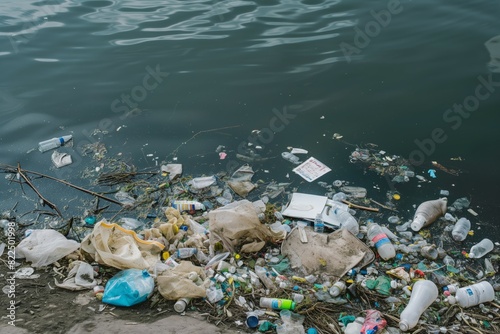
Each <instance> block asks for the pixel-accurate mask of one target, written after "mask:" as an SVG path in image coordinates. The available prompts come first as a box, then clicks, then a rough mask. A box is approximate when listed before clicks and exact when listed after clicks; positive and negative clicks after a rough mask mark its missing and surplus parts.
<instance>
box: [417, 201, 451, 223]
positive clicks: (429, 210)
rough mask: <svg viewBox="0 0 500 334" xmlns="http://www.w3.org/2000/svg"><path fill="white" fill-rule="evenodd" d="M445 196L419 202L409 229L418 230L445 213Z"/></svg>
mask: <svg viewBox="0 0 500 334" xmlns="http://www.w3.org/2000/svg"><path fill="white" fill-rule="evenodd" d="M447 202H448V200H447V199H446V198H440V199H436V200H432V201H426V202H423V203H422V204H420V205H419V206H418V207H417V210H416V211H415V216H414V217H413V222H412V223H411V229H412V230H413V231H420V230H421V229H422V227H425V226H427V225H430V224H432V223H433V222H434V221H435V220H436V219H438V218H439V217H441V216H443V215H444V214H445V213H446V204H447Z"/></svg>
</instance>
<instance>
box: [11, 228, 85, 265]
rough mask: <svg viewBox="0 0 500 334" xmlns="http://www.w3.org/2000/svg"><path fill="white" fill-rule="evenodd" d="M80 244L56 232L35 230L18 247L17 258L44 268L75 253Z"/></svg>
mask: <svg viewBox="0 0 500 334" xmlns="http://www.w3.org/2000/svg"><path fill="white" fill-rule="evenodd" d="M78 248H80V244H79V243H78V242H76V241H74V240H68V239H66V237H65V236H64V235H62V234H61V233H59V232H57V231H55V230H34V231H33V232H32V233H31V234H30V235H29V237H27V238H26V239H24V240H22V241H21V242H20V243H19V245H18V246H17V247H16V257H17V258H26V261H29V262H32V266H33V267H35V268H36V267H44V266H48V265H49V264H52V263H54V262H56V261H57V260H60V259H62V258H63V257H65V256H66V255H68V254H71V253H73V252H74V251H76V250H77V249H78Z"/></svg>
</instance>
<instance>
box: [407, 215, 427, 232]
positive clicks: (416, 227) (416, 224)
mask: <svg viewBox="0 0 500 334" xmlns="http://www.w3.org/2000/svg"><path fill="white" fill-rule="evenodd" d="M424 224H425V218H424V217H422V216H417V217H415V219H413V222H412V223H411V225H410V226H411V229H412V230H413V231H415V232H418V231H420V229H421V228H422V226H424Z"/></svg>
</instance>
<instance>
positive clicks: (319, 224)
mask: <svg viewBox="0 0 500 334" xmlns="http://www.w3.org/2000/svg"><path fill="white" fill-rule="evenodd" d="M324 231H325V223H323V219H322V218H321V214H320V213H318V214H317V215H316V218H315V219H314V232H317V233H323V232H324Z"/></svg>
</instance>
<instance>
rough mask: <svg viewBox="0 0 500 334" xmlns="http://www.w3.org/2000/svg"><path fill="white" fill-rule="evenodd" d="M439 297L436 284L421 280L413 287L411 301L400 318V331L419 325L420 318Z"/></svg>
mask: <svg viewBox="0 0 500 334" xmlns="http://www.w3.org/2000/svg"><path fill="white" fill-rule="evenodd" d="M437 297H438V288H437V286H436V284H434V283H433V282H432V281H429V280H421V281H418V282H417V283H415V284H414V285H413V290H412V293H411V297H410V301H409V302H408V305H406V307H405V309H404V310H403V312H402V313H401V315H400V316H399V319H400V321H399V329H401V330H402V331H403V332H406V331H407V330H410V329H412V328H413V327H415V326H416V325H417V322H418V320H419V319H420V316H421V315H422V313H424V311H425V310H426V309H427V308H428V307H429V306H430V305H431V304H432V303H433V302H434V300H436V298H437Z"/></svg>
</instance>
